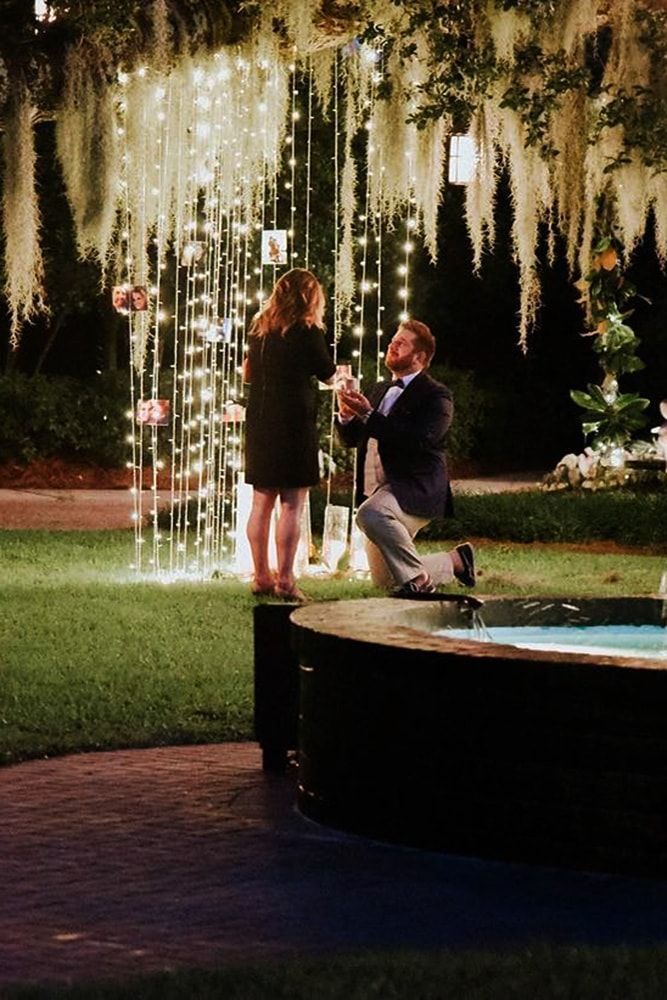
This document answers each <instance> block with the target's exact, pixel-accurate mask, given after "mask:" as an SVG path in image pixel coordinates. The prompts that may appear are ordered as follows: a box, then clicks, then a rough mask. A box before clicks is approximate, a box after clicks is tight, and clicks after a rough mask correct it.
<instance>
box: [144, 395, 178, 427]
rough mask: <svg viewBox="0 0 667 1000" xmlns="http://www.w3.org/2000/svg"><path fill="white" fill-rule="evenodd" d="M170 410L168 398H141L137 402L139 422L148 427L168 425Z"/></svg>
mask: <svg viewBox="0 0 667 1000" xmlns="http://www.w3.org/2000/svg"><path fill="white" fill-rule="evenodd" d="M170 411H171V404H170V402H169V400H168V399H140V400H139V402H138V403H137V423H138V424H145V425H146V426H147V427H166V426H167V425H168V424H169V413H170Z"/></svg>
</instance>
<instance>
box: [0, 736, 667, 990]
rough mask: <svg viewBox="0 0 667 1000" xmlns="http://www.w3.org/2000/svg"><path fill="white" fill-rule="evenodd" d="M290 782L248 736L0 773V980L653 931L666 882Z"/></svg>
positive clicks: (614, 937) (636, 938) (619, 937)
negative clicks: (370, 831)
mask: <svg viewBox="0 0 667 1000" xmlns="http://www.w3.org/2000/svg"><path fill="white" fill-rule="evenodd" d="M293 786H294V778H293V776H292V777H285V778H283V777H268V776H265V775H263V774H262V772H261V770H260V755H259V751H258V749H257V748H256V746H255V745H254V744H225V745H219V746H204V747H186V748H161V749H153V750H138V751H123V752H117V753H100V754H86V755H78V756H71V757H63V758H59V759H55V760H43V761H33V762H30V763H26V764H20V765H17V766H14V767H9V768H4V769H2V770H0V873H1V880H2V881H1V891H0V993H2V991H3V988H4V987H6V986H7V985H8V984H10V983H19V982H20V983H28V982H47V981H52V982H55V981H60V982H64V981H72V982H76V981H80V980H83V979H90V978H103V977H114V978H121V977H124V976H127V975H130V974H132V973H136V972H146V971H150V970H158V969H168V968H174V967H177V966H181V965H200V966H206V965H209V964H212V963H221V962H224V961H225V960H230V959H234V960H237V959H243V958H246V957H253V958H256V957H265V956H282V955H289V954H294V953H298V952H311V953H312V952H323V951H345V950H354V949H362V948H367V947H379V948H398V947H409V948H422V949H426V948H442V947H453V948H460V947H473V946H474V947H485V946H500V945H513V944H522V943H525V942H527V941H534V940H536V939H542V940H551V941H557V942H582V941H592V942H599V943H618V942H627V943H629V944H632V943H640V942H641V943H644V942H651V941H665V940H667V883H660V882H656V883H651V882H643V881H641V880H632V879H621V878H614V877H610V876H600V875H587V874H581V873H573V872H556V871H551V870H548V869H540V868H529V867H523V866H520V865H505V864H499V863H490V862H483V861H479V860H474V859H464V858H457V857H451V856H446V855H437V854H432V853H428V852H419V851H412V850H407V849H401V848H396V847H390V846H387V845H381V844H377V843H373V842H369V841H366V840H363V839H361V838H355V837H351V836H345V835H342V834H337V833H335V832H333V831H329V830H326V829H324V828H321V827H318V826H316V825H314V824H310V823H308V822H307V821H306V820H304V819H302V818H301V817H300V816H299V815H298V814H297V813H296V812H295V811H294V808H293V800H294V794H293V793H294V788H293Z"/></svg>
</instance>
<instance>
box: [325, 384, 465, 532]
mask: <svg viewBox="0 0 667 1000" xmlns="http://www.w3.org/2000/svg"><path fill="white" fill-rule="evenodd" d="M390 385H391V381H386V382H377V383H376V384H375V385H374V386H373V387H372V388H371V389H370V390H369V391H368V392H367V393H365V395H366V397H367V399H368V401H369V402H370V403H371V405H372V406H373V412H372V413H371V415H370V417H369V418H368V420H367V421H366V423H364V422H363V421H362V420H358V419H354V420H351V421H350V423H348V424H342V423H340V421H337V422H336V424H337V429H338V434H339V436H340V439H341V441H343V443H344V444H347V445H350V446H351V447H354V446H356V447H357V448H358V450H359V454H358V460H357V482H356V493H357V496H356V502H357V503H358V504H360V503H362V501H363V500H364V464H365V461H366V449H367V445H368V439H369V438H371V437H374V438H376V439H377V443H378V452H379V455H380V460H381V462H382V465H383V468H384V471H385V475H386V477H387V481H388V483H389V484H390V486H391V489H392V492H393V494H394V496H395V497H396V499H397V500H398V503H399V505H400V507H401V508H402V509H403V510H404V511H405V512H406V514H415V515H417V516H418V517H428V518H434V517H443V516H445V515H447V514H452V513H453V504H452V492H451V489H450V486H449V476H448V474H447V461H446V458H445V435H446V433H447V429H448V427H449V425H450V424H451V422H452V416H453V414H454V402H453V400H452V394H451V392H450V391H449V389H448V388H447V386H445V385H442V384H441V383H440V382H436V381H435V379H433V378H431V376H430V375H428V374H427V372H425V371H422V372H420V373H419V375H416V376H415V378H413V379H412V381H411V382H410V383H409V384H408V385H407V386H406V387H405V389H404V390H403V392H402V393H401V394H400V396H399V397H398V399H397V400H396V402H395V403H394V405H393V406H392V408H391V410H390V411H389V413H388V414H387V416H386V417H385V416H383V415H382V414H381V413H378V412H377V410H376V409H375V408H376V407H377V406H378V404H379V403H380V400H381V399H382V397H383V396H384V394H385V392H386V391H387V389H388V388H389V387H390Z"/></svg>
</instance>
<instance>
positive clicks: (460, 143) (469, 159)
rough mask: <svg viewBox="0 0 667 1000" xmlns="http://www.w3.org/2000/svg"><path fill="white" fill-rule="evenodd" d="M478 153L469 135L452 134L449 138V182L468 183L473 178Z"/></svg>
mask: <svg viewBox="0 0 667 1000" xmlns="http://www.w3.org/2000/svg"><path fill="white" fill-rule="evenodd" d="M478 159H479V154H478V151H477V146H476V143H475V140H474V139H473V137H472V136H471V135H452V136H450V139H449V170H448V178H447V179H448V180H449V183H450V184H470V183H471V181H473V180H474V179H475V174H476V172H477V162H478Z"/></svg>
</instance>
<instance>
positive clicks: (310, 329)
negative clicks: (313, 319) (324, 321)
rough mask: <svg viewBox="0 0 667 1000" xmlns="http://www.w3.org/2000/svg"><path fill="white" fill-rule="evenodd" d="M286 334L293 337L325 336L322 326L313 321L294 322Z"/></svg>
mask: <svg viewBox="0 0 667 1000" xmlns="http://www.w3.org/2000/svg"><path fill="white" fill-rule="evenodd" d="M286 336H292V337H313V336H317V337H322V336H324V330H323V329H322V327H321V326H315V325H314V324H312V323H303V322H300V323H293V324H292V326H291V327H290V328H289V330H287V333H286Z"/></svg>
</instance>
